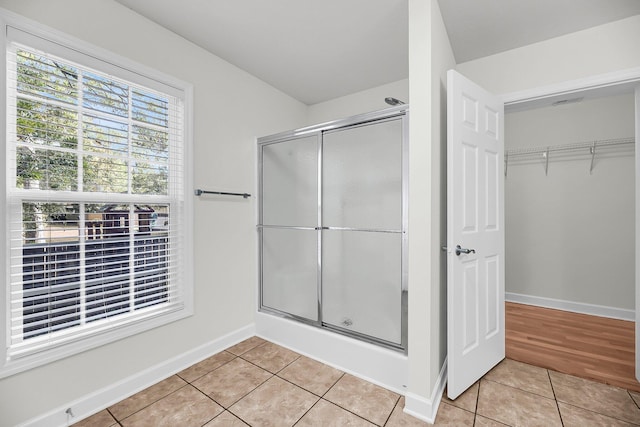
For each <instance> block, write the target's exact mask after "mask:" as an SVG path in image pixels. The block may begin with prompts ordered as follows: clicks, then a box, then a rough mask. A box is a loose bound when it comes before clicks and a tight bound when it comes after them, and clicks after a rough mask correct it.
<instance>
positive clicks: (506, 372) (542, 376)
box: [483, 359, 555, 399]
mask: <svg viewBox="0 0 640 427" xmlns="http://www.w3.org/2000/svg"><path fill="white" fill-rule="evenodd" d="M483 378H484V379H486V380H491V381H495V382H497V383H500V384H504V385H508V386H511V387H515V388H519V389H520V390H524V391H528V392H531V393H535V394H539V395H540V396H544V397H547V398H549V399H554V398H555V397H554V395H553V390H552V389H551V381H550V380H549V373H548V372H547V370H546V369H544V368H540V367H538V366H532V365H528V364H526V363H522V362H517V361H515V360H511V359H504V360H503V361H502V362H500V363H498V365H497V366H496V367H494V368H493V369H492V370H490V371H489V372H488V373H487V374H486V375H485V376H484V377H483Z"/></svg>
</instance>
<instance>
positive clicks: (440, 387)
mask: <svg viewBox="0 0 640 427" xmlns="http://www.w3.org/2000/svg"><path fill="white" fill-rule="evenodd" d="M446 385H447V359H445V360H444V363H443V364H442V369H440V375H438V380H437V381H436V384H435V385H434V387H433V391H432V392H431V398H430V399H425V398H424V397H422V396H420V395H418V394H415V393H407V394H406V395H405V398H404V413H405V414H408V415H411V416H412V417H415V418H418V419H419V420H422V421H426V422H428V423H430V424H433V423H435V422H436V416H437V415H438V408H439V407H440V401H441V400H442V394H443V393H444V387H445V386H446Z"/></svg>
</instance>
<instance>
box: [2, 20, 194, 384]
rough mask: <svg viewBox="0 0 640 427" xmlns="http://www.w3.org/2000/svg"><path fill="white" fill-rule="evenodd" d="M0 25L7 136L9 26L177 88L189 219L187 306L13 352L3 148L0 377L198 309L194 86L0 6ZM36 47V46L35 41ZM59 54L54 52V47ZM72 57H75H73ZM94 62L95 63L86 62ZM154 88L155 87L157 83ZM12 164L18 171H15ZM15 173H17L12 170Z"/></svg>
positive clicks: (112, 69) (184, 259)
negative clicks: (195, 297)
mask: <svg viewBox="0 0 640 427" xmlns="http://www.w3.org/2000/svg"><path fill="white" fill-rule="evenodd" d="M0 25H1V26H2V31H1V34H0V40H1V41H2V49H0V62H1V63H2V64H3V66H1V67H0V81H1V82H2V83H1V84H0V116H1V117H3V119H2V120H0V132H1V133H2V135H5V139H6V135H7V132H8V131H9V130H10V129H8V123H7V117H8V113H9V112H10V111H9V106H8V93H7V78H8V76H7V66H6V64H7V48H8V43H9V40H8V38H7V27H12V28H15V29H18V30H20V31H22V32H26V33H29V34H30V36H32V37H34V39H33V40H34V41H37V40H38V39H45V40H47V41H49V42H53V43H55V44H57V45H60V46H62V47H63V49H64V50H65V51H67V52H68V50H67V49H71V50H72V51H75V52H77V53H78V54H79V55H82V57H83V62H84V63H85V64H86V63H87V60H89V61H95V62H94V64H99V66H96V65H93V67H92V68H95V69H99V70H101V71H102V72H105V73H110V74H113V75H116V76H119V77H121V78H124V79H127V80H130V81H134V82H135V81H136V79H137V78H138V76H143V77H145V78H147V79H151V80H154V81H156V82H159V83H160V86H163V87H162V89H165V90H166V86H169V87H171V88H173V89H175V91H174V92H173V93H172V95H174V96H177V97H179V98H180V99H181V100H182V102H183V104H184V115H183V150H184V151H183V158H184V165H183V170H182V173H183V181H182V182H183V185H184V188H183V195H184V198H183V200H181V201H180V203H181V204H182V209H183V210H182V213H181V217H182V218H184V223H183V224H181V227H182V230H183V235H182V237H183V240H182V244H181V245H180V246H181V253H180V256H179V260H180V261H179V263H180V265H179V270H180V276H179V277H178V280H179V281H180V285H179V286H180V292H181V294H182V300H183V305H182V308H181V309H180V310H177V311H170V312H168V313H166V314H162V315H159V316H155V317H151V318H148V319H144V320H141V321H140V320H139V321H136V322H133V323H129V324H125V325H120V326H118V327H117V328H111V329H108V330H106V331H101V332H98V333H94V334H91V335H89V336H87V337H83V338H81V339H78V340H75V341H72V342H68V343H65V344H63V345H60V346H58V347H50V348H47V349H45V350H43V351H40V352H34V353H30V354H28V355H24V356H21V357H17V358H10V357H9V352H8V349H9V343H10V333H9V328H10V326H11V318H10V316H11V313H10V310H9V304H10V303H11V299H10V294H9V291H10V283H11V282H10V248H9V243H8V242H9V237H10V225H9V220H8V219H9V217H10V214H11V213H10V212H9V206H8V203H7V201H8V186H9V185H11V183H12V182H13V180H15V176H14V175H15V169H14V168H11V167H6V165H7V148H6V146H5V147H3V148H2V149H1V150H0V164H2V165H3V167H5V171H4V173H2V174H0V192H1V195H2V200H3V203H2V204H1V205H0V214H1V215H0V218H4V219H5V221H4V225H3V226H2V227H0V241H4V242H5V244H4V245H0V260H2V268H1V269H0V271H2V277H3V278H4V280H3V283H4V284H5V288H4V290H3V292H0V307H1V308H0V310H1V312H2V313H3V314H4V315H3V316H0V342H1V343H2V344H3V345H2V346H0V378H3V377H7V376H10V375H13V374H16V373H18V372H22V371H25V370H28V369H31V368H34V367H37V366H41V365H44V364H47V363H50V362H53V361H55V360H59V359H61V358H64V357H68V356H71V355H74V354H77V353H80V352H83V351H86V350H89V349H91V348H95V347H98V346H102V345H104V344H108V343H111V342H114V341H116V340H119V339H122V338H125V337H128V336H131V335H134V334H138V333H141V332H144V331H147V330H150V329H153V328H156V327H159V326H162V325H166V324H168V323H170V322H174V321H176V320H179V319H183V318H185V317H188V316H191V315H192V314H193V310H194V308H193V307H194V303H193V288H194V278H193V270H194V267H193V234H194V232H193V222H194V221H193V193H192V192H191V189H192V188H193V172H192V171H193V85H191V84H189V83H186V82H184V81H181V80H179V79H176V78H175V77H172V76H169V75H166V74H164V73H162V72H160V71H158V70H155V69H152V68H150V67H147V66H145V65H141V64H139V63H136V62H134V61H132V60H130V59H128V58H125V57H122V56H120V55H117V54H115V53H113V52H110V51H108V50H105V49H103V48H100V47H97V46H95V45H92V44H90V43H87V42H85V41H82V40H79V39H77V38H75V37H72V36H69V35H67V34H65V33H62V32H60V31H57V30H54V29H51V28H49V27H46V26H43V25H42V24H39V23H36V22H35V21H32V20H29V19H27V18H24V17H22V16H20V15H17V14H14V13H12V12H9V11H6V10H4V9H0ZM34 47H35V46H34ZM50 53H52V54H55V52H50ZM70 59H73V58H70ZM87 65H88V66H91V65H92V64H91V63H89V64H87ZM152 89H153V88H152ZM12 169H13V170H12ZM12 174H13V175H12Z"/></svg>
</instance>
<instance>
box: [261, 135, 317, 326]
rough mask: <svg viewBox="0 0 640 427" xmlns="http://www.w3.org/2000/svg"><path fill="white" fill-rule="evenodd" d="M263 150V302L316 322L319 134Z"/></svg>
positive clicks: (276, 144) (285, 312)
mask: <svg viewBox="0 0 640 427" xmlns="http://www.w3.org/2000/svg"><path fill="white" fill-rule="evenodd" d="M260 155H261V161H260V164H261V166H262V170H261V174H262V177H261V182H262V188H261V200H262V206H261V212H260V230H261V235H260V239H261V246H262V250H261V256H262V260H261V261H262V262H261V282H262V286H261V296H260V298H261V307H263V308H267V309H271V310H275V311H277V312H280V313H282V314H287V315H293V316H295V317H298V318H301V319H305V320H309V321H312V322H318V313H319V309H318V231H317V228H316V227H317V224H318V136H316V135H314V136H309V137H303V138H296V139H290V140H286V141H282V142H275V143H272V144H266V145H263V146H262V147H261V154H260Z"/></svg>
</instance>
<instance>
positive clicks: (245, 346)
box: [226, 337, 266, 356]
mask: <svg viewBox="0 0 640 427" xmlns="http://www.w3.org/2000/svg"><path fill="white" fill-rule="evenodd" d="M264 343H266V341H265V340H263V339H262V338H260V337H251V338H247V339H246V340H244V341H242V342H239V343H238V344H236V345H234V346H232V347H229V348H228V349H227V350H226V351H228V352H229V353H232V354H235V355H236V356H240V355H241V354H243V353H246V352H247V351H249V350H251V349H253V348H255V347H257V346H259V345H262V344H264Z"/></svg>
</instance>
